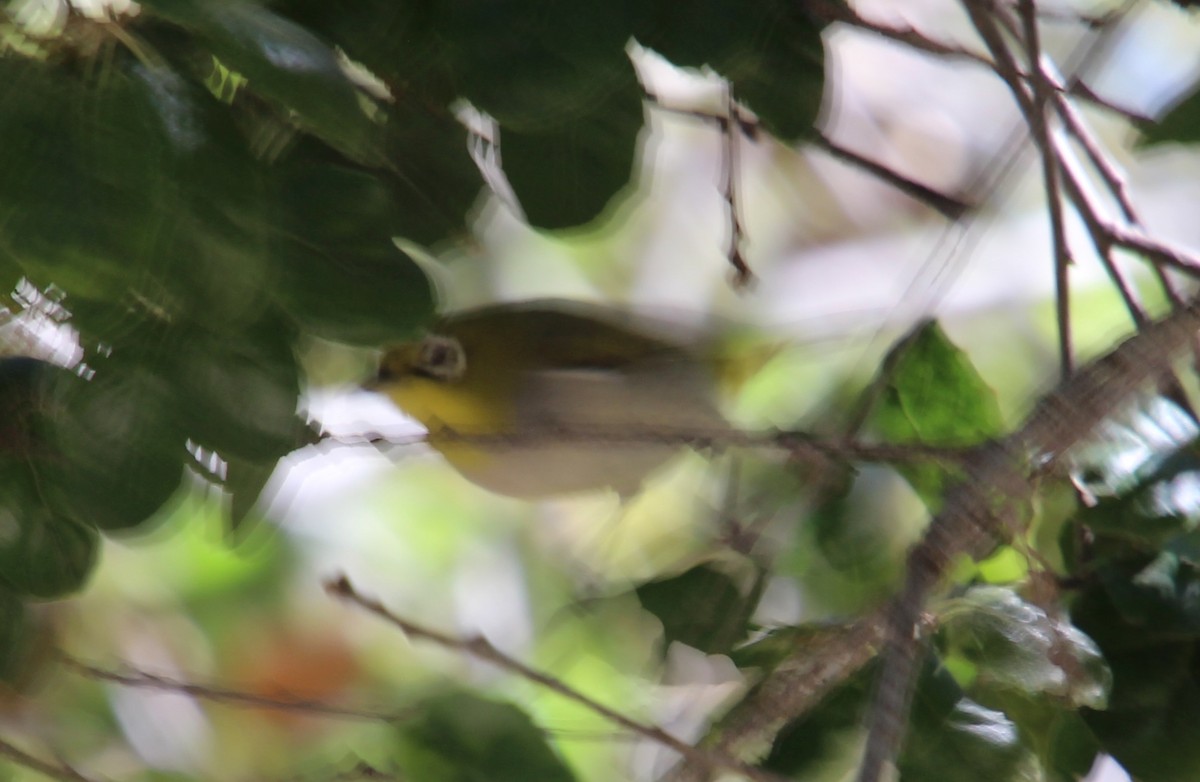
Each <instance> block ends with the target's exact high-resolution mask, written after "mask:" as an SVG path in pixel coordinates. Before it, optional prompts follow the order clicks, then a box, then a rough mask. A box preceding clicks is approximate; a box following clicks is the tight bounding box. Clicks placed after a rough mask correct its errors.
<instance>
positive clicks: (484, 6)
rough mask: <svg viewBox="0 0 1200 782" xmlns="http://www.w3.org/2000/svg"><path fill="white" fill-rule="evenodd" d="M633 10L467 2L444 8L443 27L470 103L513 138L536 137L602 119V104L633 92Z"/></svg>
mask: <svg viewBox="0 0 1200 782" xmlns="http://www.w3.org/2000/svg"><path fill="white" fill-rule="evenodd" d="M633 8H634V6H633V4H632V3H629V2H626V1H625V0H613V2H607V3H577V2H569V1H568V0H547V1H543V2H538V3H531V2H528V0H466V1H465V2H457V3H447V4H444V5H443V6H442V8H441V9H440V10H441V14H440V16H438V17H437V22H438V32H439V34H440V35H441V37H442V40H443V41H445V42H446V45H447V48H448V49H449V50H450V51H451V52H452V54H451V58H452V61H453V67H454V69H455V72H456V81H457V83H458V85H459V89H460V90H461V94H462V96H463V97H465V98H466V99H467V100H469V101H471V102H472V103H473V104H474V105H475V106H477V107H478V108H480V109H482V110H484V111H486V112H487V113H488V114H490V115H491V116H492V117H494V118H495V119H496V120H498V121H499V122H500V124H501V126H502V127H503V128H504V129H505V130H506V131H519V132H523V133H524V132H530V133H532V132H538V131H545V130H548V129H549V128H551V127H553V126H554V125H557V124H559V123H562V122H571V121H572V120H578V119H580V118H583V117H595V116H597V115H596V111H595V104H596V103H597V102H600V103H604V102H605V101H606V97H605V96H606V95H607V94H609V93H611V92H613V91H616V90H623V89H625V88H626V87H627V85H628V81H629V72H630V71H631V69H632V66H631V63H630V61H629V57H628V56H627V55H626V53H625V46H626V44H627V43H628V42H629V38H630V36H631V34H632V28H633ZM498 29H503V30H504V31H505V34H504V35H497V34H496V31H497V30H498ZM497 63H504V67H503V68H497V67H496V64H497ZM505 154H507V150H506V152H505Z"/></svg>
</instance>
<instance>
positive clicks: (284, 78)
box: [144, 0, 383, 164]
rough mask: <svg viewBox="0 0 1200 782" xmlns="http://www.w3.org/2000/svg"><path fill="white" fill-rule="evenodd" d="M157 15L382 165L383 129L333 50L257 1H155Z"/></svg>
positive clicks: (306, 122)
mask: <svg viewBox="0 0 1200 782" xmlns="http://www.w3.org/2000/svg"><path fill="white" fill-rule="evenodd" d="M144 5H145V6H147V7H148V8H150V9H151V10H152V11H153V12H155V13H157V14H160V15H162V16H163V17H164V18H166V19H169V20H170V21H172V22H174V23H176V24H178V25H180V26H181V27H183V28H185V29H186V30H187V31H188V32H189V33H191V34H192V35H194V36H196V37H197V38H198V39H199V40H200V41H201V42H203V44H204V45H206V46H207V47H208V48H209V49H210V50H211V52H212V53H213V54H214V55H216V56H217V57H218V58H219V59H220V60H221V61H222V62H223V63H224V64H225V65H226V66H227V67H229V68H230V69H232V70H234V71H236V72H238V73H240V74H241V75H242V76H245V77H246V78H247V79H248V80H249V89H251V90H252V91H254V92H256V93H258V94H260V95H263V96H265V97H267V98H270V99H272V100H274V101H277V102H278V103H279V104H280V105H281V106H283V107H285V108H286V109H287V110H290V111H294V112H295V113H296V115H297V116H298V118H299V120H300V122H301V123H302V124H303V126H304V127H305V128H306V129H307V130H309V131H311V132H312V133H314V134H316V135H317V136H319V137H321V138H322V139H324V140H325V141H328V142H329V143H330V144H332V145H333V146H335V147H337V148H338V149H339V150H340V151H342V152H343V153H344V154H346V155H348V156H350V157H351V158H353V159H355V160H359V161H361V162H365V163H372V164H379V163H382V162H383V158H382V153H381V150H380V146H379V143H380V136H381V134H380V130H379V126H378V124H377V123H376V122H375V121H373V120H372V119H371V118H370V116H369V115H368V113H367V111H366V110H365V109H364V106H363V103H361V102H360V100H363V99H364V98H361V96H360V94H359V91H358V89H357V88H356V87H355V86H354V83H353V82H352V81H351V80H350V79H349V78H348V77H347V76H346V74H345V73H344V72H343V70H342V68H341V67H340V66H339V65H338V61H337V57H336V55H335V53H334V51H333V49H332V48H331V47H329V46H328V45H326V44H325V43H324V42H322V41H321V40H320V39H319V38H317V37H316V36H315V35H313V34H312V33H311V32H309V31H308V30H306V29H304V28H303V27H301V26H299V25H297V24H295V23H294V22H291V21H289V20H287V19H285V18H283V17H281V16H279V15H278V14H276V13H274V12H273V11H271V10H269V9H267V8H264V7H262V6H260V5H258V4H256V3H251V2H236V1H234V0H225V1H222V0H216V1H214V0H150V2H147V3H145V4H144Z"/></svg>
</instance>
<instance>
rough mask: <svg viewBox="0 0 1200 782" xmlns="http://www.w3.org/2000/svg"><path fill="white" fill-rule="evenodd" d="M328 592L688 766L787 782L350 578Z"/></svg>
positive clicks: (330, 586) (764, 781)
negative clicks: (387, 600)
mask: <svg viewBox="0 0 1200 782" xmlns="http://www.w3.org/2000/svg"><path fill="white" fill-rule="evenodd" d="M325 591H326V592H328V593H329V594H331V595H333V596H334V597H337V598H339V599H341V600H345V601H347V602H350V603H353V604H354V605H357V606H358V607H359V608H362V609H364V610H366V611H367V612H369V613H372V614H375V615H376V616H378V617H379V618H381V619H383V620H384V621H386V622H388V623H389V624H391V625H393V626H395V627H396V628H397V629H399V630H400V631H401V632H402V633H404V634H405V635H406V636H408V637H410V638H415V639H417V640H420V641H425V642H427V643H432V644H435V645H437V646H441V647H443V648H445V649H450V650H452V651H457V652H461V653H463V654H467V655H470V656H471V657H474V658H475V659H477V660H482V661H484V662H487V663H491V664H492V665H494V666H496V667H497V668H500V669H502V670H505V671H508V672H510V673H514V674H516V675H517V676H520V677H521V678H523V679H526V680H528V681H531V682H533V683H534V684H537V685H540V686H542V687H545V688H546V689H548V690H550V691H551V692H554V693H557V694H558V695H560V696H562V697H563V698H566V699H567V700H570V701H574V702H575V703H578V704H580V705H581V706H584V707H585V708H587V709H589V710H591V711H592V712H594V713H595V714H598V715H600V716H601V717H603V718H604V719H606V720H608V721H609V722H612V723H613V724H614V725H617V726H618V727H620V728H623V729H624V730H627V731H629V732H631V733H634V734H636V735H638V736H642V737H643V738H647V739H650V740H651V741H654V742H655V743H657V744H660V745H662V746H664V747H666V748H668V749H671V750H673V751H675V752H677V753H678V754H679V755H680V756H681V757H682V758H684V759H685V760H686V761H687V762H688V763H691V764H695V765H697V766H699V767H700V768H705V769H708V770H709V771H711V772H716V771H732V772H735V773H738V774H743V775H745V776H747V777H749V778H750V779H753V780H760V781H761V782H784V780H783V779H782V778H781V777H779V776H777V775H775V774H772V773H770V772H767V771H764V770H762V769H759V768H755V767H753V766H750V765H747V764H745V763H741V762H739V761H736V760H733V759H731V758H727V757H723V756H721V755H719V754H717V753H715V752H711V751H709V750H704V749H698V748H696V747H693V746H692V745H691V744H688V743H687V742H685V741H683V740H682V739H680V738H677V737H676V736H673V735H671V734H670V733H668V732H667V731H665V730H663V729H662V728H660V727H658V726H656V725H651V724H649V723H645V722H639V721H637V720H635V719H632V718H631V717H628V716H626V715H624V714H622V713H621V712H619V711H616V710H615V709H611V708H609V707H608V706H605V705H604V704H602V703H600V702H599V701H597V700H595V699H594V698H591V697H589V696H587V695H584V694H583V693H581V692H579V691H578V690H576V689H574V688H573V687H570V686H569V685H567V684H566V683H565V682H563V681H562V680H560V679H556V678H555V677H553V676H550V675H549V674H547V673H543V672H542V671H539V670H536V669H534V668H531V667H529V666H528V665H526V664H525V663H522V662H520V661H518V660H515V659H513V658H512V657H509V656H508V655H506V654H504V653H503V652H501V651H500V650H499V649H497V648H496V647H495V646H492V644H491V643H489V642H488V640H487V639H486V638H483V637H476V638H457V637H455V636H452V635H448V634H446V633H442V632H439V631H437V630H433V629H430V628H427V627H424V626H422V625H419V624H417V623H415V622H411V621H409V620H407V619H404V618H402V617H399V616H396V615H395V614H393V613H392V612H390V611H388V609H387V608H385V607H384V606H383V604H382V603H380V602H379V601H377V600H374V599H372V598H369V597H365V596H363V595H361V594H359V593H358V591H357V590H355V588H354V586H353V585H352V584H351V583H350V581H349V580H348V579H347V578H346V577H344V576H343V577H341V578H337V579H335V580H333V581H329V582H327V583H326V584H325Z"/></svg>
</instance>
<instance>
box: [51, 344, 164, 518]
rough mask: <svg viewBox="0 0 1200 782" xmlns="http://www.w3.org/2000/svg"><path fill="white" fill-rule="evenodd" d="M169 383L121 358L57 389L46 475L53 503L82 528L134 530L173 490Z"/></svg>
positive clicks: (160, 505) (99, 364)
mask: <svg viewBox="0 0 1200 782" xmlns="http://www.w3.org/2000/svg"><path fill="white" fill-rule="evenodd" d="M178 403H179V400H178V399H177V398H176V397H175V395H174V394H173V392H172V388H171V386H170V384H169V383H168V381H167V380H166V379H164V378H163V377H162V376H161V375H159V374H157V373H155V372H153V371H151V370H149V369H147V368H144V367H136V366H133V365H132V364H130V363H126V361H125V359H123V358H122V359H116V358H115V357H114V359H113V360H112V361H110V362H100V363H98V364H97V366H96V368H95V376H94V377H93V378H92V379H91V380H82V379H76V382H74V383H72V384H70V385H69V386H64V387H63V389H62V394H61V401H60V404H61V413H60V414H59V416H58V418H57V419H56V431H55V436H54V443H53V446H54V448H55V453H56V455H57V456H56V461H55V463H54V464H53V469H52V470H51V475H52V476H53V479H54V481H53V485H54V488H55V492H56V493H57V495H58V502H59V503H61V505H62V507H64V508H66V509H67V510H68V511H69V512H70V513H71V515H72V516H74V517H75V518H76V519H79V520H80V521H81V522H83V523H84V524H86V525H95V526H97V527H99V528H100V529H103V530H128V529H131V528H134V527H137V526H139V525H141V524H142V523H143V522H145V521H146V520H147V519H148V518H150V517H151V516H152V515H154V513H155V512H156V511H157V510H158V509H159V508H160V507H162V505H163V503H165V502H166V501H167V500H168V499H169V498H170V497H171V496H172V495H173V494H174V493H175V492H176V490H177V489H178V488H179V485H180V481H181V479H182V476H183V458H184V454H185V452H184V447H183V446H184V434H183V430H182V429H181V428H180V425H179V419H178V418H177V416H176V412H175V407H176V405H177V404H178Z"/></svg>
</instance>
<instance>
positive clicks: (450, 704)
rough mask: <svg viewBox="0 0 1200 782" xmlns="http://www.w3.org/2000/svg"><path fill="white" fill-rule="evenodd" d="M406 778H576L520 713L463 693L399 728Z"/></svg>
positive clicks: (482, 781)
mask: <svg viewBox="0 0 1200 782" xmlns="http://www.w3.org/2000/svg"><path fill="white" fill-rule="evenodd" d="M399 738H400V743H399V747H398V753H397V762H398V765H399V766H400V768H403V769H404V772H405V774H406V775H411V776H412V777H413V778H415V779H431V780H432V779H436V780H439V782H527V780H535V779H536V780H538V782H571V781H572V780H574V778H575V777H574V775H572V774H571V772H570V771H569V770H568V769H567V767H566V765H565V764H564V763H563V761H562V760H561V759H560V758H559V757H558V756H557V755H556V754H554V752H553V750H551V749H550V747H548V746H547V745H546V740H545V737H544V736H543V735H542V732H541V731H540V730H538V728H537V727H536V726H535V725H534V724H533V723H532V722H531V721H530V720H529V717H527V716H526V715H525V713H524V712H522V711H521V710H520V709H518V708H517V707H515V706H512V705H509V704H507V703H497V702H496V701H490V700H485V699H483V698H480V697H477V696H474V695H469V694H467V693H452V694H449V695H442V696H439V697H436V698H432V699H430V700H428V701H426V702H425V703H424V705H423V710H422V713H421V715H420V716H419V717H418V718H416V719H414V720H411V721H409V722H407V723H405V724H404V725H403V726H402V727H401V729H400V736H399Z"/></svg>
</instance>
